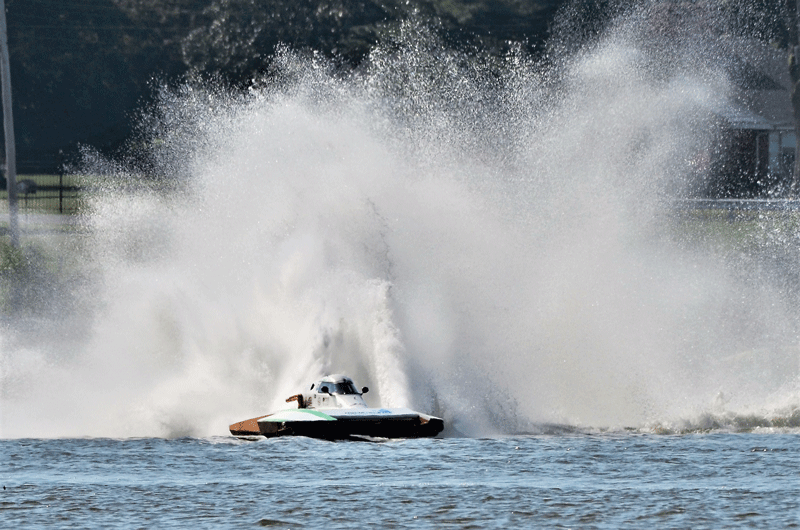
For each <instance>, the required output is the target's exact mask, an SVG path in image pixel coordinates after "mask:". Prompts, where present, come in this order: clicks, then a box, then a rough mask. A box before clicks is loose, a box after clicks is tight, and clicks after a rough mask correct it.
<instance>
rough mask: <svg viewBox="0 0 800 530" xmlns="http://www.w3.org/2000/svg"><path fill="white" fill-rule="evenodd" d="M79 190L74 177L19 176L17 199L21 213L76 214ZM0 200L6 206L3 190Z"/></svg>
mask: <svg viewBox="0 0 800 530" xmlns="http://www.w3.org/2000/svg"><path fill="white" fill-rule="evenodd" d="M80 191H81V188H80V186H79V185H78V181H77V179H76V178H75V177H72V176H66V175H20V176H19V177H18V180H17V199H18V206H19V210H20V211H21V212H26V211H27V212H39V213H61V214H71V213H76V212H77V211H78V210H79V209H80V207H81V196H80ZM0 200H2V201H3V202H4V203H5V205H7V204H8V192H7V190H5V189H3V191H2V194H0Z"/></svg>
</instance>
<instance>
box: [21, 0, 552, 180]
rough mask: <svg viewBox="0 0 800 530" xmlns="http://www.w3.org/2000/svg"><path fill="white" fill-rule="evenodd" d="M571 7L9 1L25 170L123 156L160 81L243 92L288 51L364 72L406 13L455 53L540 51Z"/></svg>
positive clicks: (496, 0)
mask: <svg viewBox="0 0 800 530" xmlns="http://www.w3.org/2000/svg"><path fill="white" fill-rule="evenodd" d="M563 3H564V0H540V1H518V0H383V1H378V0H160V1H159V2H153V1H151V0H6V8H7V19H8V32H9V36H8V38H9V51H10V57H11V80H12V85H13V88H12V94H13V97H14V119H15V131H16V138H17V157H18V167H19V171H20V172H21V173H25V172H28V173H30V172H53V171H57V170H58V168H59V166H60V165H61V164H62V163H64V162H67V161H69V159H70V158H71V157H73V156H74V154H75V153H76V150H77V149H78V146H79V145H81V144H87V145H91V146H94V147H96V148H99V149H101V150H114V149H117V148H119V147H120V146H121V145H122V144H123V143H124V142H125V140H126V139H127V138H129V137H130V135H131V133H132V126H133V125H134V121H135V120H134V117H135V113H136V111H137V109H139V108H141V107H142V106H143V105H146V104H147V102H148V101H149V99H150V97H151V96H152V85H153V83H154V81H159V82H167V83H169V82H179V80H181V79H185V78H187V77H198V76H208V77H214V78H215V79H218V80H223V82H225V83H228V84H230V85H231V86H234V87H243V86H246V85H247V84H248V83H249V82H250V80H252V79H254V78H257V77H259V76H260V75H262V74H263V72H264V71H265V70H266V69H267V68H268V67H269V62H270V58H271V56H272V54H273V53H274V51H275V48H276V46H278V45H279V44H280V43H282V44H284V45H287V46H289V47H292V48H296V49H305V50H316V51H317V52H319V53H322V54H324V55H326V56H328V57H330V58H332V59H334V60H336V61H340V62H341V63H342V64H343V66H345V67H347V66H348V65H357V64H358V63H359V62H360V61H362V60H363V58H364V57H365V56H366V55H367V54H368V53H369V51H370V50H371V49H372V48H373V47H374V46H375V44H376V43H377V42H378V41H379V39H380V38H381V35H382V34H384V33H385V32H387V31H391V29H392V28H393V27H396V26H397V25H398V24H400V23H401V22H402V21H403V20H405V19H407V18H408V17H410V16H416V17H420V18H424V19H430V20H431V21H433V20H435V21H436V24H437V25H438V26H439V27H440V28H441V29H442V33H443V34H445V35H447V37H448V39H450V41H451V43H452V44H453V45H472V46H479V47H481V48H485V49H487V50H495V51H498V52H499V51H500V50H502V49H504V48H507V47H508V46H509V45H510V43H512V42H514V43H522V44H523V45H524V46H526V47H527V48H529V49H532V50H533V49H535V48H536V47H537V46H539V45H541V43H542V42H543V41H544V39H546V37H547V29H548V25H549V24H550V22H551V20H552V19H553V16H554V15H555V13H556V11H557V10H558V8H559V7H560V6H561V5H562V4H563Z"/></svg>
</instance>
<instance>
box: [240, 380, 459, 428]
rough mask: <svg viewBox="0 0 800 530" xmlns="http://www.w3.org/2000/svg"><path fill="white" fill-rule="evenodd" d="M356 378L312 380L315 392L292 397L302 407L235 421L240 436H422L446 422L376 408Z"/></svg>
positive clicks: (430, 417)
mask: <svg viewBox="0 0 800 530" xmlns="http://www.w3.org/2000/svg"><path fill="white" fill-rule="evenodd" d="M368 391H369V389H368V388H367V387H364V388H362V389H361V392H359V391H358V390H357V389H356V385H355V384H354V383H353V380H352V379H350V378H349V377H347V376H344V375H340V374H334V375H329V376H326V377H323V378H322V379H321V380H319V381H317V382H316V383H314V384H313V385H311V389H310V390H309V392H304V393H301V394H296V395H294V396H291V397H290V398H288V399H287V400H286V402H287V403H292V402H294V403H297V407H296V408H290V409H286V410H281V411H278V412H275V413H273V414H267V415H265V416H258V417H256V418H251V419H249V420H244V421H240V422H238V423H234V424H232V425H230V431H231V434H233V435H234V436H240V437H251V436H266V437H268V438H271V437H274V436H309V437H312V438H324V439H327V440H339V439H348V438H360V437H370V438H420V437H430V436H436V435H437V434H439V433H440V432H442V429H443V428H444V421H443V420H442V419H441V418H437V417H435V416H429V415H427V414H422V413H421V412H415V411H413V410H410V409H407V408H390V409H389V408H380V409H376V408H370V407H368V406H367V404H366V403H365V402H364V398H363V394H365V393H367V392H368Z"/></svg>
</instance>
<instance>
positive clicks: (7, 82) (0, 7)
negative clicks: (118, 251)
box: [0, 0, 19, 247]
mask: <svg viewBox="0 0 800 530" xmlns="http://www.w3.org/2000/svg"><path fill="white" fill-rule="evenodd" d="M0 76H2V87H3V131H4V132H5V135H6V189H8V215H9V219H8V229H9V234H10V235H11V246H13V247H19V224H18V223H17V213H18V205H17V148H16V145H15V142H14V116H13V114H12V112H11V63H10V61H9V59H8V31H7V29H6V2H5V0H0Z"/></svg>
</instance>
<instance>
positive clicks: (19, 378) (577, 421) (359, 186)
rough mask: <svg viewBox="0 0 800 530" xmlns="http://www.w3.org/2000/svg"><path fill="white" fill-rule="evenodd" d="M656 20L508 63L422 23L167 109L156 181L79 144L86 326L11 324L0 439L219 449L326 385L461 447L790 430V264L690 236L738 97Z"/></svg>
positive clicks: (193, 94)
mask: <svg viewBox="0 0 800 530" xmlns="http://www.w3.org/2000/svg"><path fill="white" fill-rule="evenodd" d="M645 19H646V17H645V16H644V15H643V14H642V12H637V13H633V14H629V15H627V16H626V17H623V18H621V19H620V20H619V21H618V22H617V23H616V24H614V25H612V26H611V27H610V29H609V30H608V31H607V32H605V33H604V34H603V36H602V37H601V38H599V39H597V40H596V41H594V42H592V43H589V44H587V45H585V46H582V47H580V48H579V49H577V50H573V51H570V53H569V54H565V55H563V56H555V57H554V56H551V57H549V60H548V61H547V62H546V63H544V62H541V61H534V60H532V59H531V58H528V57H526V56H524V55H523V54H512V55H510V56H509V57H507V58H505V59H504V60H503V63H502V64H497V63H496V62H494V63H493V62H492V61H489V60H485V61H484V60H483V59H482V58H480V57H475V56H474V55H465V54H460V53H456V52H452V51H448V50H446V49H444V48H443V47H442V46H441V44H440V43H439V42H438V41H437V40H436V38H435V37H433V36H431V34H430V33H429V32H426V31H422V32H421V33H420V31H419V30H420V28H418V27H416V26H414V25H413V24H410V25H408V26H406V27H405V28H404V30H403V31H402V32H401V34H399V35H397V36H396V40H395V41H394V42H391V43H387V44H385V45H383V46H381V47H379V48H378V49H377V50H376V51H374V52H373V53H372V55H371V56H370V57H369V60H368V61H367V63H366V64H365V65H364V66H363V67H362V69H361V70H359V71H358V72H352V73H348V74H343V73H341V72H338V71H336V70H335V69H333V68H332V67H330V65H328V64H327V63H325V62H324V61H322V60H320V59H318V58H314V57H306V56H302V55H298V54H295V53H293V52H291V51H288V50H284V51H283V52H281V53H280V54H279V55H278V56H277V57H276V58H275V72H276V73H275V74H274V76H273V77H270V78H269V79H268V80H265V81H264V82H263V83H256V84H255V85H254V88H253V89H252V90H251V91H250V92H249V93H248V94H238V93H237V94H232V93H229V92H227V91H225V90H221V89H218V88H214V87H207V86H206V87H204V86H199V85H187V86H184V87H182V88H180V89H177V90H166V89H165V90H163V91H162V95H161V98H160V101H159V104H158V105H157V106H156V107H155V108H154V109H152V111H151V112H150V113H149V114H148V117H147V118H146V119H144V120H143V122H142V123H143V127H144V128H145V135H144V136H145V138H146V139H147V142H148V143H147V147H146V148H144V149H145V151H144V152H143V153H140V155H142V154H143V155H144V156H145V157H146V158H147V161H148V163H147V168H146V169H147V171H146V172H145V171H142V165H141V157H140V159H139V162H137V163H126V162H125V161H111V160H108V159H104V158H103V157H100V156H98V155H95V154H91V153H87V156H86V160H85V163H84V165H83V167H82V168H81V171H82V172H84V173H86V174H89V175H102V181H103V182H104V185H103V186H102V188H101V189H98V190H97V192H96V193H95V194H93V195H92V197H91V204H90V207H89V209H88V211H87V213H86V215H85V216H84V220H83V223H84V227H83V230H82V232H81V234H82V235H81V236H80V238H81V245H80V249H79V250H78V251H75V252H80V256H81V258H82V261H81V264H80V268H81V278H82V279H83V280H82V282H81V283H80V284H79V285H78V286H77V287H75V286H73V292H72V296H73V297H74V298H75V300H77V301H76V302H74V303H75V307H76V308H78V309H80V311H77V309H76V311H77V313H76V314H72V315H71V317H70V318H71V319H73V320H79V321H81V322H82V327H81V329H83V330H85V333H83V335H82V336H81V337H80V339H75V341H74V342H70V344H69V347H66V346H65V345H64V344H63V343H59V342H58V341H43V342H42V343H33V344H30V343H28V344H26V345H25V346H24V347H23V346H22V345H20V341H19V339H18V338H16V337H18V336H19V334H21V333H24V331H20V330H19V329H17V328H15V327H14V326H8V328H7V329H6V330H5V331H4V334H5V336H4V337H3V341H2V343H1V344H0V347H2V365H1V366H2V373H0V376H1V377H2V385H3V394H2V409H3V416H2V425H1V426H2V432H1V433H0V434H1V435H2V436H13V437H16V436H180V435H194V436H206V435H214V434H225V433H226V428H227V425H228V424H229V423H231V422H233V421H235V420H239V419H241V418H245V417H252V416H256V415H260V414H265V413H267V412H270V411H272V410H274V409H276V408H279V407H281V406H282V405H284V403H283V400H284V399H285V398H286V397H288V396H290V395H291V394H293V393H296V392H297V391H298V390H302V389H305V386H306V385H308V384H310V383H311V382H312V381H313V380H314V379H315V378H316V377H318V376H320V375H323V374H325V373H331V372H336V373H347V374H349V375H351V376H352V377H353V378H354V379H355V380H356V383H357V384H358V385H366V386H369V387H370V388H371V391H370V393H369V394H368V395H367V396H366V397H367V398H368V402H370V404H371V405H373V406H379V405H380V406H409V407H411V408H414V409H416V410H421V411H424V412H430V413H434V414H437V415H441V416H443V417H444V418H445V421H446V424H447V425H448V426H449V429H450V432H460V433H464V434H467V435H481V434H492V433H507V432H542V431H547V430H548V429H551V428H552V426H553V425H559V426H561V428H580V429H621V428H635V429H643V430H648V429H683V428H689V429H693V428H705V427H707V426H709V425H712V426H713V425H718V424H724V423H725V418H727V417H730V415H733V416H735V417H743V416H747V415H756V416H758V417H759V418H771V417H774V416H781V415H783V416H784V417H785V416H787V415H789V416H791V414H792V413H793V412H792V411H796V410H797V406H798V371H799V370H800V355H799V352H798V346H797V340H798V331H799V330H800V322H798V315H797V311H796V309H795V307H794V306H793V305H792V300H793V298H792V296H789V295H790V294H791V292H794V291H793V289H796V286H795V287H791V286H792V285H794V283H796V282H797V274H796V270H797V263H796V262H792V264H791V267H790V269H789V271H788V272H787V271H785V272H784V273H783V274H782V275H778V274H775V273H774V270H773V269H771V268H770V267H768V266H764V265H763V263H762V262H761V261H760V258H759V256H758V255H752V254H746V253H741V254H737V253H732V252H729V251H726V249H724V248H721V247H720V246H712V245H710V244H708V245H704V244H698V240H697V238H692V237H688V238H687V237H684V235H685V234H684V233H683V231H684V230H689V229H690V228H691V227H688V228H687V225H686V224H684V223H681V222H680V221H679V220H676V215H675V211H674V209H673V202H672V199H673V198H674V197H676V196H680V195H681V194H682V193H683V192H684V191H685V190H686V189H689V188H690V187H691V186H692V184H693V179H694V178H695V176H696V175H695V173H694V169H693V166H692V157H693V154H695V153H697V152H698V151H700V150H702V149H704V148H706V147H707V146H708V144H709V142H711V141H712V140H713V139H712V137H711V135H710V133H709V121H708V116H709V115H710V114H712V113H713V112H715V111H717V110H719V109H721V108H723V107H724V106H725V105H726V104H727V99H726V98H727V97H726V94H727V90H728V79H727V78H726V76H725V75H724V72H721V71H715V70H713V69H711V68H705V67H703V68H701V67H699V66H698V64H701V65H702V64H704V62H703V61H698V60H697V58H698V57H699V56H701V55H702V53H712V52H713V50H712V51H708V50H706V49H705V48H702V46H703V44H702V43H695V44H694V45H693V46H694V47H692V48H687V49H685V50H683V51H681V50H680V49H673V50H672V52H673V53H672V54H671V55H670V56H669V57H666V58H665V55H664V54H660V55H659V56H658V57H655V56H654V55H653V48H654V46H653V45H652V44H653V43H652V41H651V40H648V39H650V37H651V36H648V33H647V31H644V30H642V27H643V20H645ZM554 53H555V52H554ZM714 53H716V52H714ZM143 173H147V174H148V175H150V176H142V174H143ZM152 175H156V176H157V177H158V178H157V179H153V178H152V177H151V176H152ZM701 243H702V242H701ZM796 246H797V238H796V236H793V239H787V238H782V239H780V241H778V242H777V243H776V244H775V248H779V249H781V251H782V252H784V254H785V255H786V256H788V257H789V259H794V257H796V254H797V249H796ZM786 282H789V285H790V287H789V288H787V287H786V285H787V283H786Z"/></svg>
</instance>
